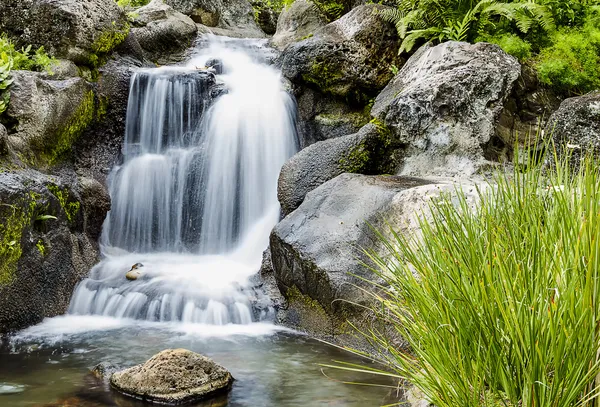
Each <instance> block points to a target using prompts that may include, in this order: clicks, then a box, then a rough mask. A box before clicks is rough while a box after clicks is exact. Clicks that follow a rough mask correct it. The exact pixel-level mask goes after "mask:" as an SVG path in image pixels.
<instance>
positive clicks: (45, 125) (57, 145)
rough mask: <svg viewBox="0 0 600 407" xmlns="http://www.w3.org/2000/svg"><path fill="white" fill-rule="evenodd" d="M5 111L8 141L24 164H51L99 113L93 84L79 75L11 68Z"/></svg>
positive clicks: (69, 146)
mask: <svg viewBox="0 0 600 407" xmlns="http://www.w3.org/2000/svg"><path fill="white" fill-rule="evenodd" d="M12 77H13V80H14V82H13V84H12V86H11V87H10V88H9V91H10V103H9V106H8V110H7V111H6V118H7V122H8V123H11V128H10V129H9V130H10V131H9V136H8V144H9V147H10V149H11V150H12V151H14V152H15V153H16V154H17V155H18V156H19V158H20V159H21V160H22V161H24V162H26V163H27V164H34V165H42V164H54V163H56V162H57V161H58V160H59V159H60V158H61V157H62V156H63V155H64V154H66V153H68V152H69V151H70V149H71V146H72V145H73V143H75V142H76V141H77V139H78V138H79V137H80V136H81V134H82V133H83V131H84V130H85V129H86V128H87V127H88V126H89V125H90V124H91V123H92V122H94V121H95V120H96V119H97V118H98V117H99V115H101V113H102V109H101V101H100V100H98V99H97V98H96V96H95V93H94V91H93V88H92V85H91V84H90V83H88V82H86V81H85V80H83V79H82V78H79V77H76V78H68V79H65V80H51V79H45V78H44V74H42V73H36V72H30V71H14V72H13V73H12Z"/></svg>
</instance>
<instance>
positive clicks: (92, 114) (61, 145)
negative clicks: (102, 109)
mask: <svg viewBox="0 0 600 407" xmlns="http://www.w3.org/2000/svg"><path fill="white" fill-rule="evenodd" d="M95 118H96V100H95V96H94V91H92V90H90V91H89V92H87V93H86V94H85V97H84V98H83V101H82V102H81V103H80V105H79V107H78V108H77V110H76V111H75V112H74V113H73V114H72V115H71V117H70V118H69V119H68V120H67V122H66V123H65V124H64V126H63V127H62V128H61V129H60V130H59V131H58V132H57V135H56V136H55V138H54V140H53V145H52V146H50V148H45V149H44V150H45V151H44V152H43V158H44V161H46V163H48V164H49V165H54V164H56V163H57V162H58V160H59V159H60V158H61V157H62V156H63V155H64V154H65V153H66V152H68V151H70V150H71V146H72V145H73V143H75V141H77V139H78V138H79V136H81V134H82V133H83V131H84V130H85V129H86V128H87V127H88V126H89V125H90V124H91V123H92V122H93V120H94V119H95Z"/></svg>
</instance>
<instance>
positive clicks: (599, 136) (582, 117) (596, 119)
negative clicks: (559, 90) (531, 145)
mask: <svg viewBox="0 0 600 407" xmlns="http://www.w3.org/2000/svg"><path fill="white" fill-rule="evenodd" d="M545 134H546V135H548V136H552V138H553V139H554V144H555V147H556V149H557V153H558V156H559V157H560V158H567V157H568V159H569V161H570V162H571V164H572V165H573V167H574V168H577V167H578V166H579V163H580V161H581V158H582V156H583V155H584V154H586V153H587V152H595V153H596V154H597V155H598V154H600V92H592V93H588V94H587V95H584V96H579V97H574V98H570V99H567V100H565V101H564V102H562V104H561V105H560V108H559V109H558V110H557V111H556V112H555V113H554V114H553V115H552V116H551V117H550V119H549V120H548V124H547V126H546V130H545Z"/></svg>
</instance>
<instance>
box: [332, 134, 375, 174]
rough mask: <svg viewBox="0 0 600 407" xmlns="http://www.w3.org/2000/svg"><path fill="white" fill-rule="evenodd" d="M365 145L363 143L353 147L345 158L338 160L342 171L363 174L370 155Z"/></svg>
mask: <svg viewBox="0 0 600 407" xmlns="http://www.w3.org/2000/svg"><path fill="white" fill-rule="evenodd" d="M366 144H367V143H366V142H365V141H363V142H362V143H360V144H358V145H357V146H355V147H353V148H352V149H351V150H350V151H349V152H348V154H347V155H346V156H345V157H342V158H341V159H340V161H339V164H340V168H341V170H342V171H344V172H351V173H355V174H360V173H363V172H365V169H366V168H367V167H368V165H369V161H370V158H371V153H370V151H369V149H368V147H367V145H366Z"/></svg>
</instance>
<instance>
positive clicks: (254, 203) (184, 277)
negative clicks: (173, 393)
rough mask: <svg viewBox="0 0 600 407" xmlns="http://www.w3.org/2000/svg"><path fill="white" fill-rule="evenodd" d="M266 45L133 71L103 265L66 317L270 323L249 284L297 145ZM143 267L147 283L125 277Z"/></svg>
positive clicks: (234, 45) (244, 43)
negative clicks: (286, 166)
mask: <svg viewBox="0 0 600 407" xmlns="http://www.w3.org/2000/svg"><path fill="white" fill-rule="evenodd" d="M264 43H265V42H264V41H258V40H232V39H228V40H221V41H217V40H215V39H212V40H211V41H210V42H209V43H204V44H202V47H201V48H200V49H198V50H197V54H196V55H195V56H194V57H193V58H192V59H191V60H190V61H189V63H187V64H186V65H185V66H177V67H175V66H173V67H164V68H155V69H144V70H140V71H138V72H136V73H134V75H133V76H132V79H131V86H130V93H129V102H128V108H127V123H126V134H125V140H124V145H123V150H122V151H123V164H122V165H121V166H118V167H116V168H114V169H113V171H112V173H111V175H110V177H109V187H110V194H111V198H112V208H111V211H110V213H109V215H108V217H107V219H106V221H105V224H104V229H103V234H102V238H101V244H102V248H103V254H104V256H105V258H104V260H103V261H102V262H101V263H100V264H98V265H97V266H96V267H94V269H92V271H91V273H90V276H89V278H87V279H86V280H84V281H82V282H81V283H80V284H79V285H78V287H77V289H76V291H75V293H74V295H73V298H72V300H71V305H70V309H69V313H71V314H78V315H105V316H112V317H118V318H134V319H144V320H151V321H184V322H195V323H204V324H214V325H223V324H228V323H235V324H248V323H251V322H253V321H257V320H261V319H262V318H266V317H267V314H268V310H267V309H265V308H264V307H263V308H262V309H258V310H257V309H256V307H255V308H253V306H252V305H253V304H254V303H255V302H256V301H257V300H260V298H258V297H261V293H260V292H257V290H255V289H253V288H252V287H251V285H250V284H249V282H248V279H249V277H250V276H252V275H253V274H255V273H256V272H257V271H258V267H259V265H260V259H261V254H262V251H263V250H264V249H265V248H266V247H267V244H268V235H269V233H270V231H271V229H272V228H273V226H274V225H275V223H276V222H277V221H278V218H279V205H278V202H277V196H276V195H277V193H276V192H277V191H276V190H277V177H278V175H279V171H280V169H281V166H282V165H283V164H284V162H285V161H286V160H287V159H288V158H289V157H291V155H293V154H294V152H295V151H296V149H297V143H296V134H295V104H294V102H293V99H292V98H291V97H290V96H289V95H288V94H287V92H285V90H284V89H283V86H282V80H281V76H280V73H279V72H278V71H277V70H275V69H274V68H272V67H271V66H269V65H268V64H267V63H266V60H267V59H268V58H269V56H270V55H269V52H270V50H269V49H267V48H265V47H264ZM211 61H212V62H211ZM215 61H216V62H215ZM207 64H208V65H211V64H212V65H216V68H217V69H214V70H211V69H208V70H207V69H203V68H202V67H205V66H206V65H207ZM219 65H220V66H219ZM221 69H222V72H221ZM136 263H142V264H143V267H141V268H139V269H138V270H139V271H140V272H141V277H139V278H138V279H137V280H135V281H128V280H127V279H126V278H125V273H126V272H127V271H128V270H129V269H130V268H131V267H132V265H133V264H136Z"/></svg>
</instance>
